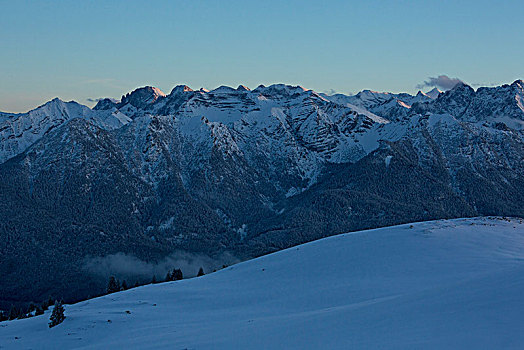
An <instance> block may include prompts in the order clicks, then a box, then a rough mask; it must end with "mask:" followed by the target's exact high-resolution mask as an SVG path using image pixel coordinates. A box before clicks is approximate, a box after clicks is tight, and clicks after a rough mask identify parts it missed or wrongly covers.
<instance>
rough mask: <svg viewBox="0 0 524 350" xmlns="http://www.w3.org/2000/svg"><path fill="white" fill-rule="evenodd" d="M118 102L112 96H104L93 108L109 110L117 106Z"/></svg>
mask: <svg viewBox="0 0 524 350" xmlns="http://www.w3.org/2000/svg"><path fill="white" fill-rule="evenodd" d="M117 104H118V102H117V101H114V100H112V99H110V98H102V99H100V100H98V102H97V103H96V105H95V106H94V107H93V110H95V111H96V110H108V109H112V108H116V106H117Z"/></svg>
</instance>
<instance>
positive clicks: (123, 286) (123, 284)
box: [122, 280, 127, 290]
mask: <svg viewBox="0 0 524 350" xmlns="http://www.w3.org/2000/svg"><path fill="white" fill-rule="evenodd" d="M126 289H127V283H126V280H124V281H123V282H122V290H126Z"/></svg>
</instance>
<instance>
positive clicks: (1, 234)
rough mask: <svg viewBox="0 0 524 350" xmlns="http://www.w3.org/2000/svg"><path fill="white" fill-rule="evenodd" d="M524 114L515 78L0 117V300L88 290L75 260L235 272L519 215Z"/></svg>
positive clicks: (523, 208)
mask: <svg viewBox="0 0 524 350" xmlns="http://www.w3.org/2000/svg"><path fill="white" fill-rule="evenodd" d="M523 103H524V93H523V83H522V81H516V82H514V83H513V84H510V85H503V86H501V87H495V88H479V89H478V90H477V91H475V90H473V89H472V88H470V87H469V86H467V85H464V84H460V85H457V86H456V87H455V88H454V89H452V90H450V91H447V92H445V93H439V92H435V91H433V92H431V93H428V94H423V93H419V94H417V95H415V96H412V95H409V94H389V93H377V92H372V91H363V92H361V93H359V94H357V95H355V96H343V95H335V96H325V95H320V94H317V93H316V92H314V91H311V90H306V89H304V88H302V87H299V86H295V87H293V86H287V85H282V84H279V85H272V86H268V87H265V86H259V87H258V88H256V89H254V90H249V89H247V88H245V87H243V86H240V87H238V88H236V89H234V88H230V87H220V88H218V89H215V90H212V91H204V90H199V91H193V90H191V89H190V88H189V87H187V86H177V87H175V88H174V89H173V90H172V91H171V93H169V94H168V95H166V94H164V93H162V92H161V91H160V90H158V89H156V88H152V87H145V88H140V89H137V90H135V91H134V92H131V93H129V94H127V95H125V96H123V97H122V100H121V101H117V102H114V101H111V100H102V101H99V103H98V104H97V105H96V106H95V108H94V109H89V108H88V107H85V106H82V105H79V104H77V103H75V102H63V101H60V100H58V99H55V100H53V101H50V102H48V103H47V104H45V105H43V106H41V107H38V108H37V109H35V110H33V111H30V112H28V113H25V114H17V115H11V114H6V113H2V114H0V161H1V162H2V164H0V253H1V254H2V256H4V257H6V258H5V259H3V260H2V262H1V263H0V272H1V273H2V276H6V277H5V278H3V279H2V281H0V284H1V288H0V290H1V291H2V295H0V299H2V300H3V301H4V303H9V302H11V301H13V300H11V299H10V298H13V295H16V296H17V298H19V299H20V300H31V299H34V300H37V299H38V298H46V297H47V296H48V295H46V294H49V293H53V294H55V295H57V296H58V295H60V296H63V297H65V298H70V299H75V298H78V297H82V296H85V295H87V294H89V293H92V292H94V291H97V290H99V289H100V286H101V283H105V281H100V280H97V279H96V278H94V277H92V276H90V275H89V274H88V273H87V272H86V271H84V270H83V269H82V261H84V259H85V258H86V256H91V257H93V256H94V257H96V256H104V255H108V254H114V253H118V252H124V253H126V254H130V255H134V256H137V257H139V258H140V259H143V260H147V261H154V260H155V259H161V258H162V257H163V256H165V255H166V254H169V253H170V252H172V251H173V250H175V249H183V250H185V251H191V252H200V253H205V254H207V255H212V256H217V255H218V254H220V253H223V252H224V251H229V252H232V253H233V254H234V255H236V256H238V257H240V258H248V257H252V256H256V255H259V254H262V253H265V252H269V251H274V250H278V249H281V248H285V247H288V246H290V245H294V244H297V243H302V242H305V241H309V240H312V239H316V238H319V237H324V236H326V235H331V234H336V233H340V232H345V231H350V230H356V229H363V228H370V227H378V226H384V225H391V224H396V223H401V222H408V221H420V220H428V219H436V218H445V217H447V218H449V217H460V216H475V215H515V216H523V215H524V205H523V204H522V203H524V201H523V200H522V199H523V198H521V197H522V196H523V194H524V183H523V179H524V177H523V175H524V166H523V165H522V159H524V147H523V135H522V125H523V121H524V107H523ZM29 257H31V258H29ZM21 261H27V263H24V264H20V262H21Z"/></svg>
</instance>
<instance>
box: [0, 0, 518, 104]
mask: <svg viewBox="0 0 524 350" xmlns="http://www.w3.org/2000/svg"><path fill="white" fill-rule="evenodd" d="M0 9H1V11H0V67H1V68H0V110H2V111H8V112H22V111H27V110H29V109H32V108H34V107H36V106H37V105H39V104H42V103H44V102H45V101H48V100H50V99H52V98H54V97H57V96H58V97H60V98H61V99H64V100H71V99H74V100H76V101H78V102H80V103H84V104H87V105H90V106H92V105H93V103H91V102H88V99H95V98H99V97H115V98H120V96H121V95H122V94H124V93H126V92H129V91H131V90H133V89H134V88H136V87H139V86H143V85H153V86H157V87H159V88H160V89H162V90H163V91H164V92H166V93H169V92H170V90H171V89H172V87H173V86H175V85H177V84H188V85H189V86H191V87H192V88H194V89H195V88H200V87H205V88H208V89H212V88H215V87H217V86H219V85H230V86H237V85H239V84H245V85H246V86H248V87H250V88H254V87H256V86H258V85H259V84H264V85H269V84H272V83H280V82H282V83H288V84H300V85H302V86H304V87H306V88H310V89H314V90H316V91H319V92H331V91H336V92H342V93H356V92H358V91H360V90H362V89H373V90H380V91H393V92H399V91H406V92H416V91H417V85H420V84H422V83H423V82H424V81H430V80H429V77H436V76H439V75H441V74H447V75H448V76H450V77H453V78H454V77H458V78H460V79H463V80H464V81H465V82H467V83H469V84H481V85H494V84H496V85H499V84H502V83H511V82H513V81H514V80H516V79H522V78H524V64H523V62H524V44H523V43H524V36H523V34H522V20H523V13H524V1H522V0H516V1H500V2H498V1H481V0H477V1H468V0H461V1H456V0H454V1H437V0H433V1H374V0H366V1H363V0H359V1H307V0H302V1H299V0H295V1H282V0H280V1H274V0H264V1H198V0H191V1H132V0H127V1H124V0H121V1H77V0H75V1H73V0H71V1H62V0H56V1H36V0H35V1H23V0H16V1H13V0H0ZM426 90H429V89H426Z"/></svg>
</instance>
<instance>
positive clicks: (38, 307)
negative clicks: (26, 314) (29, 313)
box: [35, 306, 44, 316]
mask: <svg viewBox="0 0 524 350" xmlns="http://www.w3.org/2000/svg"><path fill="white" fill-rule="evenodd" d="M43 314H44V309H42V307H41V306H37V307H36V310H35V316H39V315H43Z"/></svg>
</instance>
